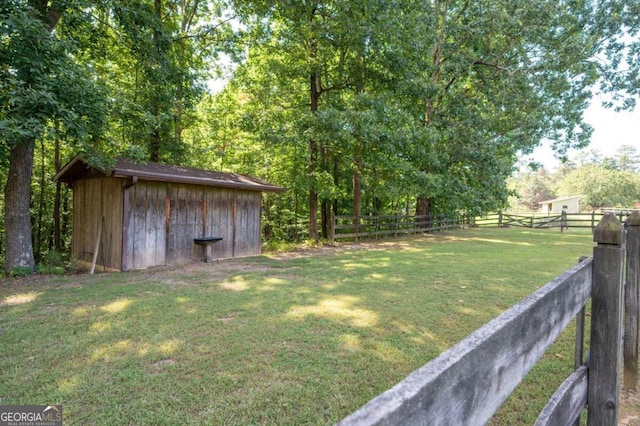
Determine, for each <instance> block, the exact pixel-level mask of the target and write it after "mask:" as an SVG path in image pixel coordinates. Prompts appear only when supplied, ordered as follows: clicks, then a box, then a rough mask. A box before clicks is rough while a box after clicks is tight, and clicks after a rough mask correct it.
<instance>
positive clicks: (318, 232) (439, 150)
mask: <svg viewBox="0 0 640 426" xmlns="http://www.w3.org/2000/svg"><path fill="white" fill-rule="evenodd" d="M639 21H640V4H638V2H637V1H633V0H609V1H597V2H596V1H542V0H536V1H530V0H527V1H525V0H509V1H506V0H505V1H488V0H487V1H471V0H470V1H463V0H422V1H417V0H393V1H390V0H386V1H383V0H362V1H359V2H353V1H346V0H333V1H320V0H299V1H291V0H275V1H265V0H255V1H249V0H246V1H245V0H235V1H225V0H127V1H123V0H101V1H95V0H93V1H92V0H0V151H1V152H0V161H1V163H0V183H1V184H2V186H3V188H4V197H3V199H2V200H1V201H2V203H1V204H2V205H1V206H0V207H2V210H3V213H4V214H3V216H2V219H1V220H0V256H2V257H3V259H4V264H5V271H8V272H10V271H13V270H16V269H19V270H23V271H30V270H33V269H34V268H35V265H36V263H37V262H42V261H43V259H46V258H47V257H49V258H52V257H53V258H55V257H56V256H59V255H60V254H64V253H65V252H66V251H67V247H68V245H69V241H70V211H69V209H70V190H69V189H68V188H66V187H65V186H60V185H59V184H56V183H53V182H52V181H51V177H52V176H54V175H55V173H56V171H57V170H59V169H60V168H61V167H62V166H63V165H64V163H65V162H66V161H67V160H68V159H70V158H71V157H72V156H73V155H74V154H75V153H77V152H84V153H85V157H86V158H88V159H89V161H91V162H92V163H94V164H95V165H98V166H103V167H108V165H109V164H110V163H111V162H112V161H113V159H114V158H115V157H117V156H126V157H129V158H133V159H135V160H138V161H156V162H162V163H169V164H181V165H189V166H195V167H200V168H204V169H210V170H221V171H229V172H238V173H246V174H250V175H254V176H257V177H260V178H263V179H266V180H268V181H271V182H273V183H276V184H278V185H281V186H284V187H286V188H287V189H288V190H287V192H286V193H284V194H282V195H266V196H265V198H264V205H263V211H264V221H263V222H264V225H265V229H268V230H269V237H270V238H286V237H287V234H286V233H284V232H282V231H279V230H280V229H283V228H282V227H283V226H284V225H291V224H296V223H300V222H304V223H307V224H308V229H307V231H306V235H307V236H308V237H309V238H311V239H318V238H322V237H323V236H327V233H328V230H329V220H330V217H331V216H332V214H333V215H335V214H341V215H344V214H350V215H355V216H360V215H367V214H383V213H384V214H392V213H406V212H410V213H416V214H421V215H422V214H429V213H437V214H460V213H462V212H464V213H466V214H480V213H484V212H487V211H491V210H495V209H498V208H503V207H505V206H506V205H507V203H508V200H509V195H510V194H511V191H510V188H509V186H508V178H509V177H510V176H511V175H512V173H513V172H514V171H515V168H516V165H517V162H518V159H519V158H520V157H521V156H522V155H524V154H527V153H530V152H531V151H532V150H533V148H534V147H536V146H537V145H538V144H539V143H540V142H541V141H542V140H548V141H551V143H552V145H553V147H554V149H555V150H556V152H558V153H559V155H562V153H564V152H566V151H567V150H568V149H569V148H580V147H584V146H586V145H587V144H588V141H589V137H590V134H591V130H592V129H591V128H590V127H589V126H588V125H587V124H585V123H584V122H583V112H584V110H585V109H586V107H587V106H588V104H589V101H590V99H591V97H592V95H593V94H594V93H596V92H602V93H608V94H610V95H611V99H612V101H611V104H610V105H608V106H610V107H612V108H622V109H628V108H633V107H634V106H635V99H636V98H637V95H638V87H639V79H638V71H639V69H638V67H639V66H640V58H639V56H640V43H638V41H637V40H638V37H637V36H638V29H639V28H640V22H639ZM216 78H218V79H220V78H222V79H224V80H225V81H226V84H225V85H224V88H223V89H222V90H221V91H212V90H211V89H210V86H211V82H212V81H214V80H215V79H216Z"/></svg>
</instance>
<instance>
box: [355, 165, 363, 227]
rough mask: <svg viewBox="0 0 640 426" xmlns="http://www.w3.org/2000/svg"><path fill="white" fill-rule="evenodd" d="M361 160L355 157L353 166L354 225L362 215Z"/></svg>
mask: <svg viewBox="0 0 640 426" xmlns="http://www.w3.org/2000/svg"><path fill="white" fill-rule="evenodd" d="M361 164H362V161H361V160H360V158H359V157H358V158H356V161H355V165H354V167H353V216H354V219H353V220H354V222H356V223H354V225H356V224H357V221H358V218H359V217H360V216H361V215H362V178H361V176H360V168H361Z"/></svg>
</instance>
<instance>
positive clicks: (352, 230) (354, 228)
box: [332, 215, 464, 240]
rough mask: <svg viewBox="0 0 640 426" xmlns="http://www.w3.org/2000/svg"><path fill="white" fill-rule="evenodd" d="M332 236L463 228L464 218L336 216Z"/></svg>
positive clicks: (353, 236)
mask: <svg viewBox="0 0 640 426" xmlns="http://www.w3.org/2000/svg"><path fill="white" fill-rule="evenodd" d="M333 223H334V225H333V230H332V237H333V239H335V240H338V239H345V238H352V239H355V240H358V239H360V238H374V239H378V238H386V237H398V236H403V235H412V234H418V233H423V232H437V231H446V230H450V229H456V228H461V227H462V226H463V225H464V220H463V219H461V218H450V217H447V216H445V215H427V216H411V215H386V216H360V217H356V216H336V217H335V218H334V221H333Z"/></svg>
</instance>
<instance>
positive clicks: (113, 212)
mask: <svg viewBox="0 0 640 426" xmlns="http://www.w3.org/2000/svg"><path fill="white" fill-rule="evenodd" d="M122 187H123V180H122V179H115V178H106V179H82V180H78V181H76V182H75V183H74V191H73V211H74V214H73V241H72V252H73V258H74V259H76V260H77V261H78V262H79V263H81V264H85V265H86V264H90V263H91V261H92V258H93V254H94V251H95V248H96V242H97V240H98V234H100V244H99V246H98V257H97V261H96V268H97V269H98V270H114V269H115V270H120V269H121V268H122V207H123V204H122V201H123V198H122ZM101 223H102V225H101ZM100 228H102V229H101V230H100Z"/></svg>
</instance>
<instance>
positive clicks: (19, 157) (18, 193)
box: [4, 140, 35, 273]
mask: <svg viewBox="0 0 640 426" xmlns="http://www.w3.org/2000/svg"><path fill="white" fill-rule="evenodd" d="M34 145H35V141H34V140H31V141H29V142H28V143H26V144H24V145H16V146H14V147H13V148H12V149H11V154H10V156H11V159H10V162H9V174H8V176H7V183H6V186H5V188H4V203H5V209H4V223H5V235H6V242H7V246H6V253H5V271H6V272H7V273H9V272H11V271H12V270H14V269H16V268H24V269H25V270H26V271H33V270H34V269H35V259H34V257H33V242H32V240H31V215H30V211H29V207H30V206H29V205H30V202H31V176H32V174H33V154H34ZM26 271H25V272H26Z"/></svg>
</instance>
